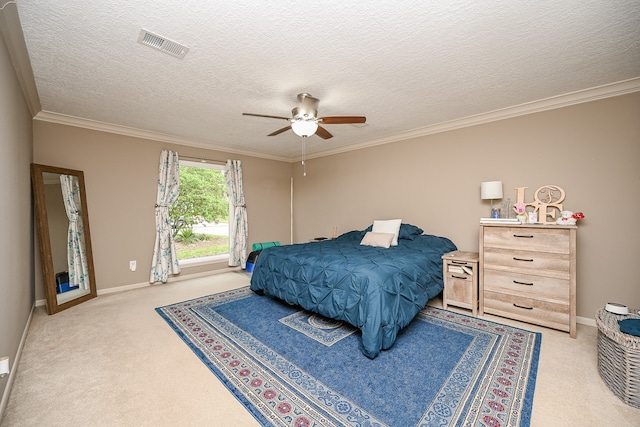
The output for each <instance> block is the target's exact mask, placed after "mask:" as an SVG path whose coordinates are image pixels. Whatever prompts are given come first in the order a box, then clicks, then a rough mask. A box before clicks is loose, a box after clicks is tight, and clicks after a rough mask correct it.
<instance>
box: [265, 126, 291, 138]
mask: <svg viewBox="0 0 640 427" xmlns="http://www.w3.org/2000/svg"><path fill="white" fill-rule="evenodd" d="M289 129H291V126H287V127H284V128H282V129H278V130H277V131H275V132H271V133H270V134H269V135H267V136H275V135H280V134H281V133H282V132H286V131H288V130H289Z"/></svg>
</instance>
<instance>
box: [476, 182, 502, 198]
mask: <svg viewBox="0 0 640 427" xmlns="http://www.w3.org/2000/svg"><path fill="white" fill-rule="evenodd" d="M480 198H481V199H483V200H484V199H492V200H493V199H502V181H487V182H483V183H482V184H480Z"/></svg>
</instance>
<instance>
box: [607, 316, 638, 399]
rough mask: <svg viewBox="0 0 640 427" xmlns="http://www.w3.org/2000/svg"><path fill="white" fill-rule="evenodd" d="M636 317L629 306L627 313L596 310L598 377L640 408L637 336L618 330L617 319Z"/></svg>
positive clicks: (620, 396) (617, 393)
mask: <svg viewBox="0 0 640 427" xmlns="http://www.w3.org/2000/svg"><path fill="white" fill-rule="evenodd" d="M638 318H640V315H639V314H638V309H633V310H631V309H630V314H629V315H626V316H622V315H620V314H613V313H609V312H608V311H606V310H605V309H600V310H598V312H597V313H596V324H597V326H598V371H599V372H600V376H601V377H602V380H603V381H604V382H605V384H607V387H609V389H611V391H612V392H613V393H614V394H615V395H616V396H618V397H619V398H620V399H621V400H622V401H623V402H624V403H626V404H628V405H631V406H633V407H636V408H640V337H637V336H634V335H629V334H625V333H623V332H620V326H619V325H618V320H622V319H638Z"/></svg>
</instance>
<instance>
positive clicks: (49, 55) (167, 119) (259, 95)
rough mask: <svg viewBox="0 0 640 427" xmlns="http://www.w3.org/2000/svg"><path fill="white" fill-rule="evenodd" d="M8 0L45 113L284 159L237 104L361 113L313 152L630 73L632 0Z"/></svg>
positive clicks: (633, 61)
mask: <svg viewBox="0 0 640 427" xmlns="http://www.w3.org/2000/svg"><path fill="white" fill-rule="evenodd" d="M16 3H17V7H18V12H19V16H20V20H21V22H22V27H23V31H24V36H25V40H26V45H27V49H28V53H29V56H30V59H31V65H32V68H33V72H34V77H35V82H36V85H37V89H38V94H39V97H40V103H41V106H42V110H43V111H44V112H51V113H57V114H61V115H68V116H72V117H77V118H81V119H87V120H91V121H97V122H104V123H107V124H112V125H118V126H125V127H130V128H135V129H140V130H144V131H149V132H156V133H160V134H166V135H168V136H172V137H176V138H177V139H180V140H184V141H192V142H193V144H194V145H196V146H211V147H213V148H221V147H229V148H231V149H233V150H236V151H238V150H239V151H240V152H243V151H251V152H256V153H260V154H263V155H267V156H276V157H281V158H290V159H292V158H294V157H296V156H298V155H299V154H300V138H298V137H296V136H295V135H294V134H293V133H292V132H285V133H283V134H280V135H278V136H273V137H267V136H266V135H267V134H269V133H271V132H272V131H275V130H276V129H279V128H281V127H283V126H286V122H284V121H278V120H274V119H267V118H257V117H246V116H242V113H243V112H250V113H258V114H271V115H278V116H290V112H291V109H292V108H293V107H295V105H296V95H297V94H298V93H300V92H308V93H310V94H312V95H313V96H315V97H317V98H319V99H320V105H319V115H320V116H323V115H325V116H326V115H331V116H333V115H365V116H366V117H367V126H365V127H356V126H353V125H327V126H326V128H327V129H328V130H329V131H330V132H331V133H333V135H334V137H333V138H332V139H329V140H326V141H325V140H322V139H320V138H319V137H317V136H314V137H312V138H310V139H309V143H308V145H307V153H308V154H309V155H313V154H314V153H315V154H316V155H318V154H319V153H321V152H323V151H324V152H330V151H335V150H340V149H347V148H348V147H349V146H352V145H354V144H355V145H363V144H366V143H367V142H368V141H374V140H380V139H384V138H393V137H394V136H395V135H398V134H402V133H403V132H407V131H412V130H416V129H420V128H425V127H430V126H434V125H437V124H440V123H444V122H449V121H452V120H457V119H460V118H465V117H469V116H473V115H478V114H482V113H487V112H491V111H495V110H499V109H504V108H508V107H512V106H517V105H520V104H524V103H529V102H533V101H537V100H542V99H546V98H549V97H554V96H557V95H562V94H567V93H571V92H575V91H581V90H585V89H590V88H595V87H599V86H602V85H607V84H610V83H615V82H621V81H625V80H629V79H636V78H638V77H640V1H638V0H627V1H625V0H600V1H598V0H563V1H557V0H541V1H535V2H526V1H507V0H505V1H496V0H485V1H475V0H468V1H428V2H427V1H424V0H419V1H408V0H403V1H401V2H398V1H396V2H391V1H377V0H374V1H368V2H353V1H344V0H326V1H322V0H319V1H316V2H298V1H257V0H253V1H224V2H223V1H216V2H213V1H202V0H194V1H182V2H175V1H172V0H158V1H150V0H146V1H143V0H136V1H131V0H109V1H97V0H94V1H88V0H57V1H41V0H17V1H16ZM143 28H144V29H146V30H148V31H151V32H153V33H156V34H159V35H160V36H163V37H166V38H168V39H171V40H173V41H175V42H178V43H181V44H183V45H185V46H187V47H188V48H189V51H188V53H187V54H186V56H185V57H184V59H178V58H175V57H173V56H170V55H168V54H166V53H163V52H160V51H158V50H154V49H151V48H149V47H147V46H143V45H141V44H139V43H137V38H138V34H139V32H140V30H141V29H143Z"/></svg>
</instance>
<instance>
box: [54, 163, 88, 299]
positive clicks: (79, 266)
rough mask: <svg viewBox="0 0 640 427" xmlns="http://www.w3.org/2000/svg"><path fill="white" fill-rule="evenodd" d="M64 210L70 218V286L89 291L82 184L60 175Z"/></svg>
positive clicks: (70, 176) (68, 261)
mask: <svg viewBox="0 0 640 427" xmlns="http://www.w3.org/2000/svg"><path fill="white" fill-rule="evenodd" d="M60 186H61V187H62V199H63V201H64V210H65V212H66V213H67V218H69V231H68V233H67V264H68V265H67V269H68V270H67V271H68V273H69V286H79V287H80V289H89V266H88V264H87V252H86V249H85V246H84V226H83V224H82V214H81V212H80V209H81V208H82V202H81V201H80V183H79V182H78V178H77V177H75V176H72V175H60Z"/></svg>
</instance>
